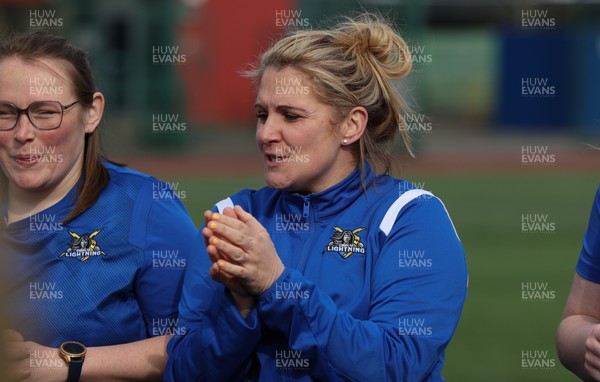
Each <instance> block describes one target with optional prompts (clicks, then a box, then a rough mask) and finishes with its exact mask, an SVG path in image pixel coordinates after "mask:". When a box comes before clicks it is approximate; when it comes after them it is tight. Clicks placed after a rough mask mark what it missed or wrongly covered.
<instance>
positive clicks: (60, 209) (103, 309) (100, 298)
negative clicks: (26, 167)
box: [0, 163, 197, 347]
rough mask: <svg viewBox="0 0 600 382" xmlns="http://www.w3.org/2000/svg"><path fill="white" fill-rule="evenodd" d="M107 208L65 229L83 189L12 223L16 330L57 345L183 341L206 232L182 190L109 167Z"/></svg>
mask: <svg viewBox="0 0 600 382" xmlns="http://www.w3.org/2000/svg"><path fill="white" fill-rule="evenodd" d="M105 166H106V168H107V169H108V171H109V173H110V177H111V179H110V183H109V184H108V185H107V186H106V187H105V189H104V190H103V191H102V193H101V195H100V198H99V199H98V201H97V202H96V203H95V204H94V205H93V206H92V207H91V208H90V209H88V210H87V211H86V212H84V213H83V214H81V215H80V216H78V217H77V218H76V219H74V220H72V221H70V222H68V223H66V224H62V223H61V221H62V220H63V219H64V218H65V217H66V216H67V215H68V213H69V212H70V211H71V209H72V208H73V206H74V203H75V197H76V189H75V187H74V188H73V189H72V190H71V191H70V192H69V193H68V194H67V195H66V196H65V197H64V198H63V199H62V200H61V201H60V202H58V203H57V204H55V205H53V206H51V207H50V208H48V209H46V210H44V211H41V212H39V213H37V214H35V215H32V216H30V217H29V218H26V219H23V220H20V221H16V222H13V223H11V224H8V225H6V226H5V227H4V228H3V229H2V232H1V235H0V251H1V253H2V257H3V258H4V261H6V267H5V270H6V271H7V287H8V308H9V309H8V311H9V313H10V316H9V327H11V328H13V329H15V330H17V331H19V332H20V333H21V334H23V336H24V337H25V340H31V341H35V342H38V343H40V344H42V345H46V346H52V347H58V346H59V345H60V344H61V343H62V342H64V341H67V340H72V341H79V342H82V343H83V344H85V345H87V346H102V345H112V344H120V343H128V342H132V341H137V340H141V339H145V338H148V337H153V336H158V335H164V334H174V333H175V331H176V327H177V304H178V301H179V297H180V291H181V283H182V279H183V274H184V270H185V268H186V266H187V261H188V257H189V256H190V253H191V252H192V246H191V245H190V243H191V242H192V240H193V239H194V237H195V236H196V234H197V229H196V228H195V226H194V224H193V222H192V220H191V219H190V217H189V215H188V213H187V211H186V209H185V207H184V206H183V204H182V203H181V201H180V199H179V197H178V196H179V194H180V191H177V190H176V189H174V188H173V187H171V186H169V185H168V184H166V183H164V182H161V181H158V180H157V179H155V178H152V177H150V176H148V175H145V174H141V173H139V172H136V171H133V170H131V169H128V168H125V167H119V166H115V165H112V164H109V163H105Z"/></svg>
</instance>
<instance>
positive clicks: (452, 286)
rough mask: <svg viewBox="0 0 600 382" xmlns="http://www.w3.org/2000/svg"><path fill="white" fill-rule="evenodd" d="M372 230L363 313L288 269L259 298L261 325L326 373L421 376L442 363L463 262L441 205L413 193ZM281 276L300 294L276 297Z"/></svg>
mask: <svg viewBox="0 0 600 382" xmlns="http://www.w3.org/2000/svg"><path fill="white" fill-rule="evenodd" d="M378 234H379V235H380V239H379V242H380V243H381V245H380V247H379V249H378V251H379V254H378V258H377V260H376V263H375V264H374V267H373V271H372V279H371V303H370V306H369V315H368V319H367V320H359V319H356V318H354V317H353V316H351V315H350V314H349V313H348V312H345V311H342V310H340V309H338V308H337V307H336V304H335V303H334V301H333V300H332V299H331V298H330V297H329V296H328V295H327V294H325V293H324V292H322V291H321V290H319V288H318V286H316V285H315V284H314V283H312V282H311V281H309V280H307V279H306V278H304V277H303V276H302V275H301V274H300V273H299V272H298V271H296V270H291V269H289V268H287V269H286V270H285V271H284V273H283V274H282V275H281V276H280V278H279V279H278V280H277V281H276V283H275V284H274V285H273V286H271V288H270V289H269V290H267V291H266V292H264V293H263V294H262V295H261V296H260V297H259V300H258V313H259V318H260V320H261V323H262V325H263V326H264V327H265V328H266V327H268V328H269V329H271V330H276V331H281V332H283V333H285V334H287V336H288V339H289V346H290V348H291V349H294V350H302V354H306V355H307V357H310V358H311V360H310V362H311V366H312V365H313V363H314V364H319V365H324V367H323V368H324V369H325V373H327V375H328V378H329V379H331V380H351V381H420V380H424V379H426V378H427V376H429V375H430V374H431V373H432V371H434V370H435V368H436V367H441V363H440V360H442V359H443V354H444V350H445V348H446V346H447V345H448V343H449V341H450V339H451V337H452V335H453V333H454V330H455V328H456V325H457V323H458V319H459V316H460V313H461V310H462V306H463V303H464V299H465V295H466V288H467V273H466V264H465V260H464V252H463V248H462V245H461V244H460V241H459V239H458V236H457V235H456V231H455V230H454V227H453V226H452V222H451V221H450V219H449V217H448V214H447V212H446V210H445V208H444V206H443V204H442V203H441V202H440V201H439V200H438V199H437V198H433V199H417V200H414V201H412V202H410V203H409V204H407V205H406V206H405V207H404V209H403V210H402V211H401V213H400V216H399V218H397V219H396V221H395V223H394V225H393V227H392V230H391V231H390V232H389V234H388V235H387V236H386V235H385V233H384V232H381V231H380V232H379V233H378ZM406 251H408V252H406ZM413 251H414V252H413ZM411 254H412V255H411ZM411 257H416V258H418V259H417V261H416V262H414V261H409V260H410V258H411ZM402 260H404V262H403V261H402ZM332 277H335V275H332ZM281 283H294V284H293V285H301V286H302V288H303V295H304V296H306V298H304V299H278V298H277V284H280V285H281Z"/></svg>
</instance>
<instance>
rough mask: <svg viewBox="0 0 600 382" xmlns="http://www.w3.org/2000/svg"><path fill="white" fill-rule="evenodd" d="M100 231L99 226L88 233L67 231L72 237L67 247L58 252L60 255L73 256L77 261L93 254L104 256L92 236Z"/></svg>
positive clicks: (84, 259)
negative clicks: (80, 233) (81, 233)
mask: <svg viewBox="0 0 600 382" xmlns="http://www.w3.org/2000/svg"><path fill="white" fill-rule="evenodd" d="M100 231H102V228H100V229H99V230H97V231H94V232H92V233H90V234H85V235H79V234H77V233H75V232H72V231H69V234H70V235H71V236H72V237H73V239H71V243H69V248H68V249H67V250H66V251H64V252H63V253H61V254H60V257H63V256H65V257H74V258H77V259H79V261H86V260H87V259H89V258H90V257H94V256H106V253H104V252H102V250H100V246H99V245H98V242H97V241H96V239H94V237H95V236H96V235H98V234H99V233H100Z"/></svg>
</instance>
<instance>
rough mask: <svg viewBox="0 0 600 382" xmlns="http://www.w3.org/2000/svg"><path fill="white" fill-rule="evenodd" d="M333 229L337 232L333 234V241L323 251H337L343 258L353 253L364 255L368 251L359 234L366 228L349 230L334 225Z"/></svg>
mask: <svg viewBox="0 0 600 382" xmlns="http://www.w3.org/2000/svg"><path fill="white" fill-rule="evenodd" d="M333 229H334V230H335V232H334V233H333V235H331V241H330V242H329V243H327V246H326V247H325V249H324V250H323V253H325V252H336V253H337V254H339V255H340V256H341V257H342V258H344V259H347V258H348V257H350V256H351V255H352V254H353V253H360V254H363V255H364V254H365V253H366V252H367V249H366V248H365V245H364V244H363V243H362V242H361V237H360V236H358V233H359V232H361V231H364V230H366V228H357V229H354V230H349V229H341V228H340V227H335V226H334V227H333Z"/></svg>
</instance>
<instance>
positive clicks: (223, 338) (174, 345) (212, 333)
mask: <svg viewBox="0 0 600 382" xmlns="http://www.w3.org/2000/svg"><path fill="white" fill-rule="evenodd" d="M195 248H196V249H197V251H195V253H194V254H193V255H192V256H191V258H190V261H189V263H188V268H187V270H186V274H185V278H184V283H183V290H182V295H181V301H180V303H179V325H178V328H177V333H176V334H175V335H174V336H173V337H172V338H171V340H170V341H169V344H168V345H167V352H168V355H169V357H168V361H167V365H166V368H165V374H164V380H165V381H239V380H242V379H243V378H244V377H245V376H246V374H247V373H248V370H249V368H250V364H251V356H252V353H253V352H254V348H255V347H256V345H257V344H258V342H259V340H260V325H259V323H258V316H257V312H256V309H254V310H253V311H252V312H251V313H250V314H249V315H248V316H247V317H246V318H245V319H244V318H242V317H241V316H240V314H239V312H238V310H237V308H236V306H235V304H234V302H233V300H232V299H231V298H230V296H229V295H228V293H227V292H226V289H225V288H224V287H223V285H222V284H219V283H217V282H215V281H213V280H211V279H210V277H209V275H208V270H209V268H210V265H211V262H210V259H209V257H208V254H207V253H206V248H205V246H204V239H203V237H202V234H201V233H199V234H198V237H197V238H196V244H195Z"/></svg>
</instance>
